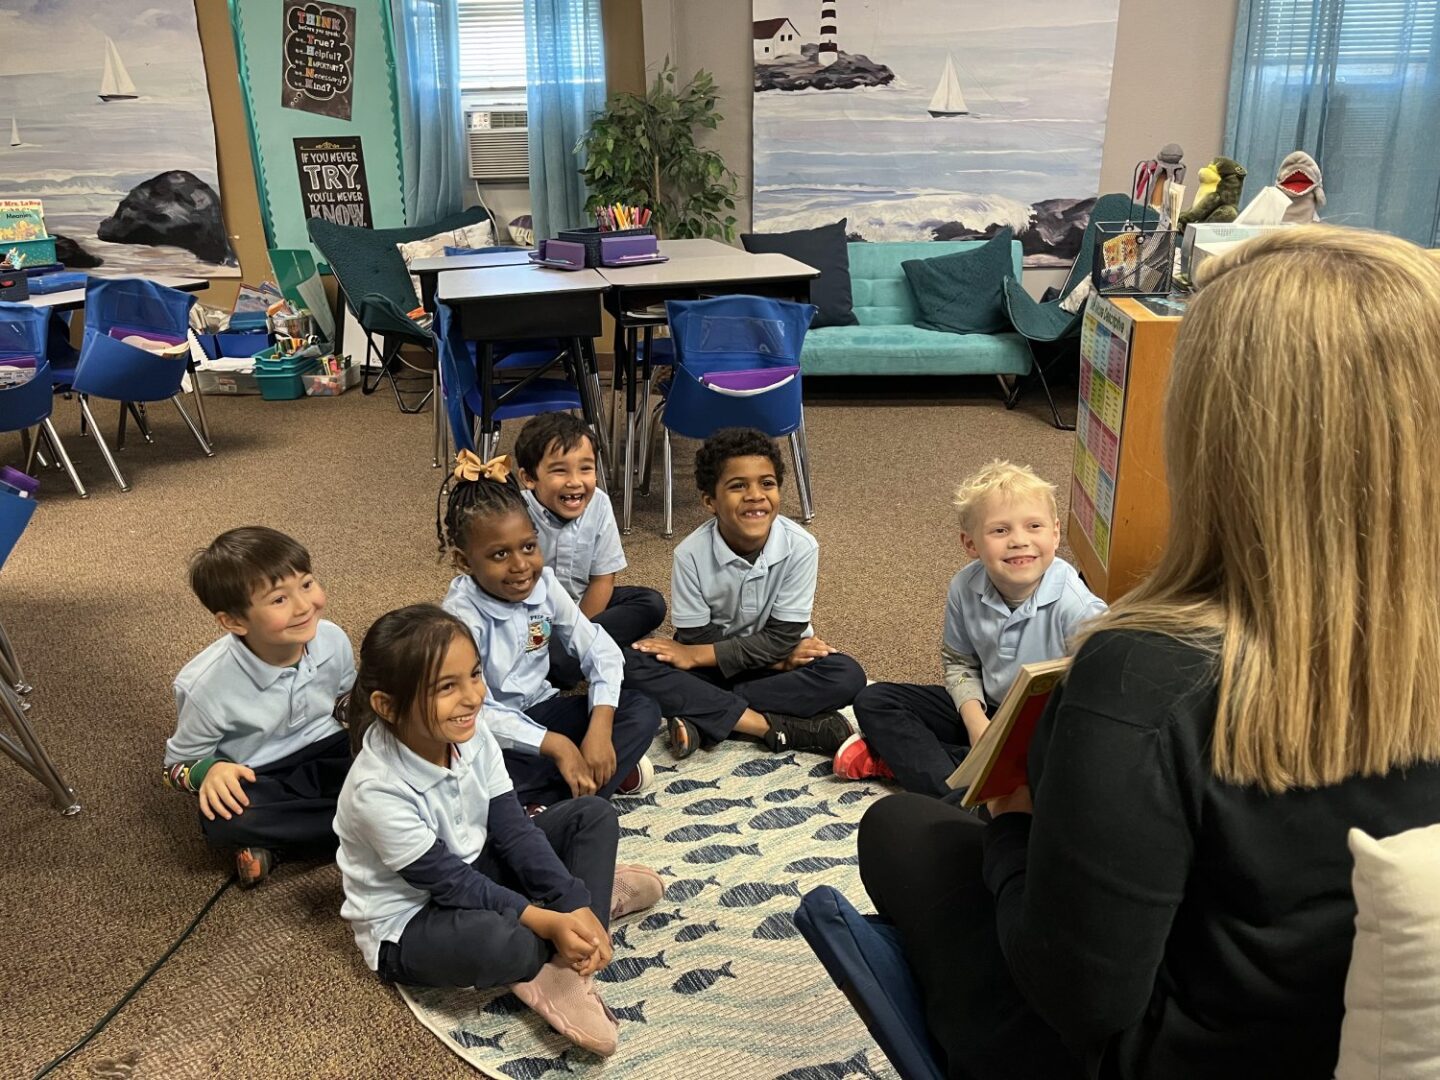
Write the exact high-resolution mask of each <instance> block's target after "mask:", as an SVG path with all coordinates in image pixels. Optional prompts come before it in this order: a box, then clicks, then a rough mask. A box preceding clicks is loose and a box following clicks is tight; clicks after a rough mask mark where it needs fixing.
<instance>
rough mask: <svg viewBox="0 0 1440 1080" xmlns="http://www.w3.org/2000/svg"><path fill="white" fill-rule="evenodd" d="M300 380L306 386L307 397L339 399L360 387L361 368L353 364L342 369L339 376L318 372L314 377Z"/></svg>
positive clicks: (307, 376)
mask: <svg viewBox="0 0 1440 1080" xmlns="http://www.w3.org/2000/svg"><path fill="white" fill-rule="evenodd" d="M300 380H301V381H302V382H303V383H304V384H305V396H306V397H339V396H340V395H341V394H343V393H344V392H345V391H346V390H349V389H350V388H351V387H353V386H359V385H360V368H359V367H358V366H357V365H354V364H352V365H351V366H350V367H348V368H342V369H341V371H340V374H338V375H330V374H327V373H326V372H323V371H317V372H316V373H315V374H313V375H301V376H300Z"/></svg>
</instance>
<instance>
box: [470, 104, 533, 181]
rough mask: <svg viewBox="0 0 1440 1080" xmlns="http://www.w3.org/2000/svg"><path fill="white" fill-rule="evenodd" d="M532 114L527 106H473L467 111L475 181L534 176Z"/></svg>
mask: <svg viewBox="0 0 1440 1080" xmlns="http://www.w3.org/2000/svg"><path fill="white" fill-rule="evenodd" d="M528 123H529V117H528V116H527V115H526V112H525V110H524V109H473V110H471V111H469V112H467V113H466V114H465V135H466V140H467V143H468V146H469V154H470V179H471V180H492V181H493V180H526V179H529V177H530V131H529V128H528V126H527V125H528Z"/></svg>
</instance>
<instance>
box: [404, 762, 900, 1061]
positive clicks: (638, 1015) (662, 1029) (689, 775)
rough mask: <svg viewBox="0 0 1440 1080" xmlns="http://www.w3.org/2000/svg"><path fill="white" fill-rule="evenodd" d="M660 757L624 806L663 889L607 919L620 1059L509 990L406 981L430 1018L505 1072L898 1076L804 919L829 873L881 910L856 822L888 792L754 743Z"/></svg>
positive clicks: (634, 855) (412, 1002)
mask: <svg viewBox="0 0 1440 1080" xmlns="http://www.w3.org/2000/svg"><path fill="white" fill-rule="evenodd" d="M650 760H651V761H653V762H654V763H655V765H656V776H655V784H654V785H653V787H652V788H651V789H650V790H649V791H648V792H646V793H645V794H644V795H643V796H641V797H639V798H633V799H616V800H615V805H616V808H617V809H618V810H620V813H621V817H620V825H621V829H620V861H621V862H637V863H644V864H645V865H647V866H651V867H653V868H655V869H656V870H658V871H659V872H660V874H661V877H662V878H663V879H664V881H665V883H666V891H665V896H664V899H662V900H661V902H660V903H659V904H657V905H656V906H655V907H654V908H652V909H651V910H650V911H647V912H642V913H636V914H635V915H631V916H629V917H628V918H625V919H622V920H619V921H618V922H617V923H616V924H615V925H614V926H612V927H611V928H610V929H611V936H612V938H613V940H614V950H615V955H614V959H613V960H612V961H611V962H610V966H609V967H608V968H606V969H605V971H604V972H602V973H601V975H600V976H599V977H598V981H599V990H600V994H601V996H602V997H603V998H604V999H605V1002H606V1004H607V1005H609V1006H610V1008H611V1009H612V1010H613V1011H614V1012H615V1014H616V1015H617V1016H618V1017H619V1018H620V1049H619V1050H618V1051H617V1052H616V1053H615V1055H614V1056H613V1057H611V1058H609V1059H608V1060H604V1061H602V1059H600V1058H598V1057H596V1056H595V1055H593V1054H590V1053H589V1052H587V1051H584V1050H580V1049H578V1048H576V1047H574V1046H572V1045H570V1044H569V1043H568V1042H566V1041H565V1040H564V1039H562V1038H561V1037H560V1036H559V1035H556V1034H555V1033H554V1032H553V1031H551V1030H550V1028H549V1027H548V1026H547V1025H546V1024H545V1022H544V1021H543V1020H541V1019H540V1018H539V1017H538V1016H536V1015H535V1014H534V1013H533V1012H531V1011H530V1010H529V1009H527V1008H526V1007H525V1006H524V1005H523V1004H522V1003H521V1002H520V1001H519V999H518V998H516V997H515V996H514V995H513V994H510V993H508V992H503V991H500V992H497V991H487V992H480V991H475V990H428V989H409V988H403V989H402V990H401V994H402V996H403V997H404V998H405V1001H406V1003H407V1004H408V1005H409V1006H410V1008H411V1009H412V1010H413V1011H414V1012H415V1015H416V1016H417V1017H419V1019H420V1021H421V1023H423V1024H424V1025H425V1026H426V1027H428V1028H429V1029H430V1030H431V1031H433V1032H434V1033H435V1034H436V1035H437V1036H438V1037H439V1038H440V1039H441V1040H442V1041H444V1042H445V1043H446V1044H447V1045H448V1046H449V1047H450V1048H451V1049H452V1050H454V1051H455V1053H457V1054H459V1055H460V1056H461V1057H462V1058H464V1059H465V1060H466V1061H468V1062H469V1063H470V1064H471V1065H473V1066H474V1067H475V1068H476V1069H478V1070H479V1071H480V1072H482V1073H483V1074H485V1075H486V1076H490V1077H495V1078H496V1080H543V1078H546V1077H554V1076H560V1075H564V1074H573V1075H575V1076H577V1077H587V1076H588V1077H598V1076H601V1075H604V1076H605V1077H606V1078H607V1080H608V1078H615V1077H636V1078H645V1080H655V1078H660V1077H663V1078H665V1080H687V1078H695V1080H849V1078H858V1077H864V1078H868V1080H894V1078H895V1077H896V1073H895V1071H894V1070H893V1069H892V1068H891V1066H890V1063H889V1062H888V1061H887V1060H886V1059H885V1056H884V1054H883V1053H881V1051H880V1049H879V1048H878V1047H877V1046H876V1045H875V1042H874V1040H873V1039H871V1037H870V1034H869V1032H867V1031H866V1030H865V1026H864V1024H862V1023H861V1022H860V1019H859V1017H858V1016H856V1015H855V1010H854V1009H852V1008H851V1007H850V1004H849V1002H847V1001H846V1000H845V998H844V996H843V995H842V994H841V993H840V991H839V990H837V989H836V988H835V985H834V983H832V982H831V981H830V978H829V976H828V975H826V973H825V969H824V968H823V967H822V966H821V965H820V961H819V960H817V959H816V958H815V955H814V954H813V953H812V952H811V951H810V947H809V946H808V945H806V943H805V939H804V938H803V937H801V936H800V933H799V931H798V930H797V929H796V927H795V923H794V920H793V918H792V916H793V914H794V911H795V907H796V905H797V904H798V902H799V899H800V897H801V896H802V895H803V894H804V893H806V892H808V891H809V890H810V889H812V888H814V887H815V886H816V885H822V884H823V885H833V886H835V887H836V888H838V889H839V890H841V891H842V892H843V893H844V894H845V895H846V896H847V897H848V898H849V899H850V901H851V902H852V903H854V904H855V906H856V907H857V908H860V909H861V910H862V911H871V910H874V909H873V908H872V907H871V906H870V904H869V900H868V898H867V897H866V895H865V890H864V889H863V888H862V887H861V885H860V875H859V872H858V870H857V869H856V861H857V860H856V856H855V830H856V829H857V828H858V827H859V822H860V817H861V815H862V814H863V813H864V811H865V808H866V807H867V806H869V805H870V803H871V802H873V801H874V800H875V799H877V798H879V797H880V796H882V795H884V794H886V793H887V790H888V789H887V788H886V787H885V786H883V785H881V784H877V783H874V782H867V783H863V784H860V783H847V782H844V781H841V780H837V779H836V778H835V777H834V776H832V775H831V772H830V762H829V760H828V759H826V758H821V757H817V756H815V755H812V754H780V755H771V754H767V753H766V752H765V751H764V750H763V749H761V748H759V747H757V746H756V745H755V744H753V743H747V742H726V743H723V744H721V745H720V746H719V747H717V748H716V749H715V750H711V751H703V750H702V751H700V752H698V753H696V754H695V755H693V756H692V757H690V758H688V759H687V760H685V761H683V762H676V761H674V760H673V759H672V758H671V757H670V753H669V751H668V750H667V749H666V745H665V737H664V735H661V736H660V737H658V738H657V739H656V741H655V745H654V747H653V748H652V749H651V751H650Z"/></svg>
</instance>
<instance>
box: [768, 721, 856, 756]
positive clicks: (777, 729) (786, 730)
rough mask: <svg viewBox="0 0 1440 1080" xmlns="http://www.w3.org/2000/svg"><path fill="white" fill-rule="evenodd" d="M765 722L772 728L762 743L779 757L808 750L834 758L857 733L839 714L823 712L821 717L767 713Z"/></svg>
mask: <svg viewBox="0 0 1440 1080" xmlns="http://www.w3.org/2000/svg"><path fill="white" fill-rule="evenodd" d="M765 722H766V723H767V724H769V725H770V730H769V731H767V732H766V733H765V737H764V739H763V740H762V741H763V742H764V743H765V745H766V746H767V747H768V748H769V749H770V750H771V752H773V753H776V754H780V753H784V752H785V751H787V750H807V751H809V752H810V753H812V754H828V755H832V756H833V755H834V753H835V752H836V751H837V750H839V749H840V747H841V745H842V744H843V743H844V742H845V740H846V739H848V738H850V736H851V735H852V734H854V732H852V731H851V730H850V725H849V724H848V723H847V722H846V720H845V718H844V717H843V716H841V715H840V714H839V713H838V712H823V713H820V714H819V715H818V716H787V715H786V714H785V713H766V714H765Z"/></svg>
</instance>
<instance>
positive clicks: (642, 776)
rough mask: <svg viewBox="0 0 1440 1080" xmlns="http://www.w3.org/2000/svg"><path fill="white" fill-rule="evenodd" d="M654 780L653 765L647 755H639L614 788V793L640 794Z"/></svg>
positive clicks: (647, 788)
mask: <svg viewBox="0 0 1440 1080" xmlns="http://www.w3.org/2000/svg"><path fill="white" fill-rule="evenodd" d="M654 780H655V766H654V765H652V764H651V763H650V757H649V755H648V754H647V755H643V756H641V758H640V760H639V761H637V762H636V763H635V767H634V768H633V769H631V770H630V772H629V773H628V774H627V775H626V777H625V779H624V780H621V781H620V786H619V787H617V788H616V789H615V794H616V795H640V794H643V793H644V792H645V791H647V790H649V788H650V785H651V784H652V783H653V782H654Z"/></svg>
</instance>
